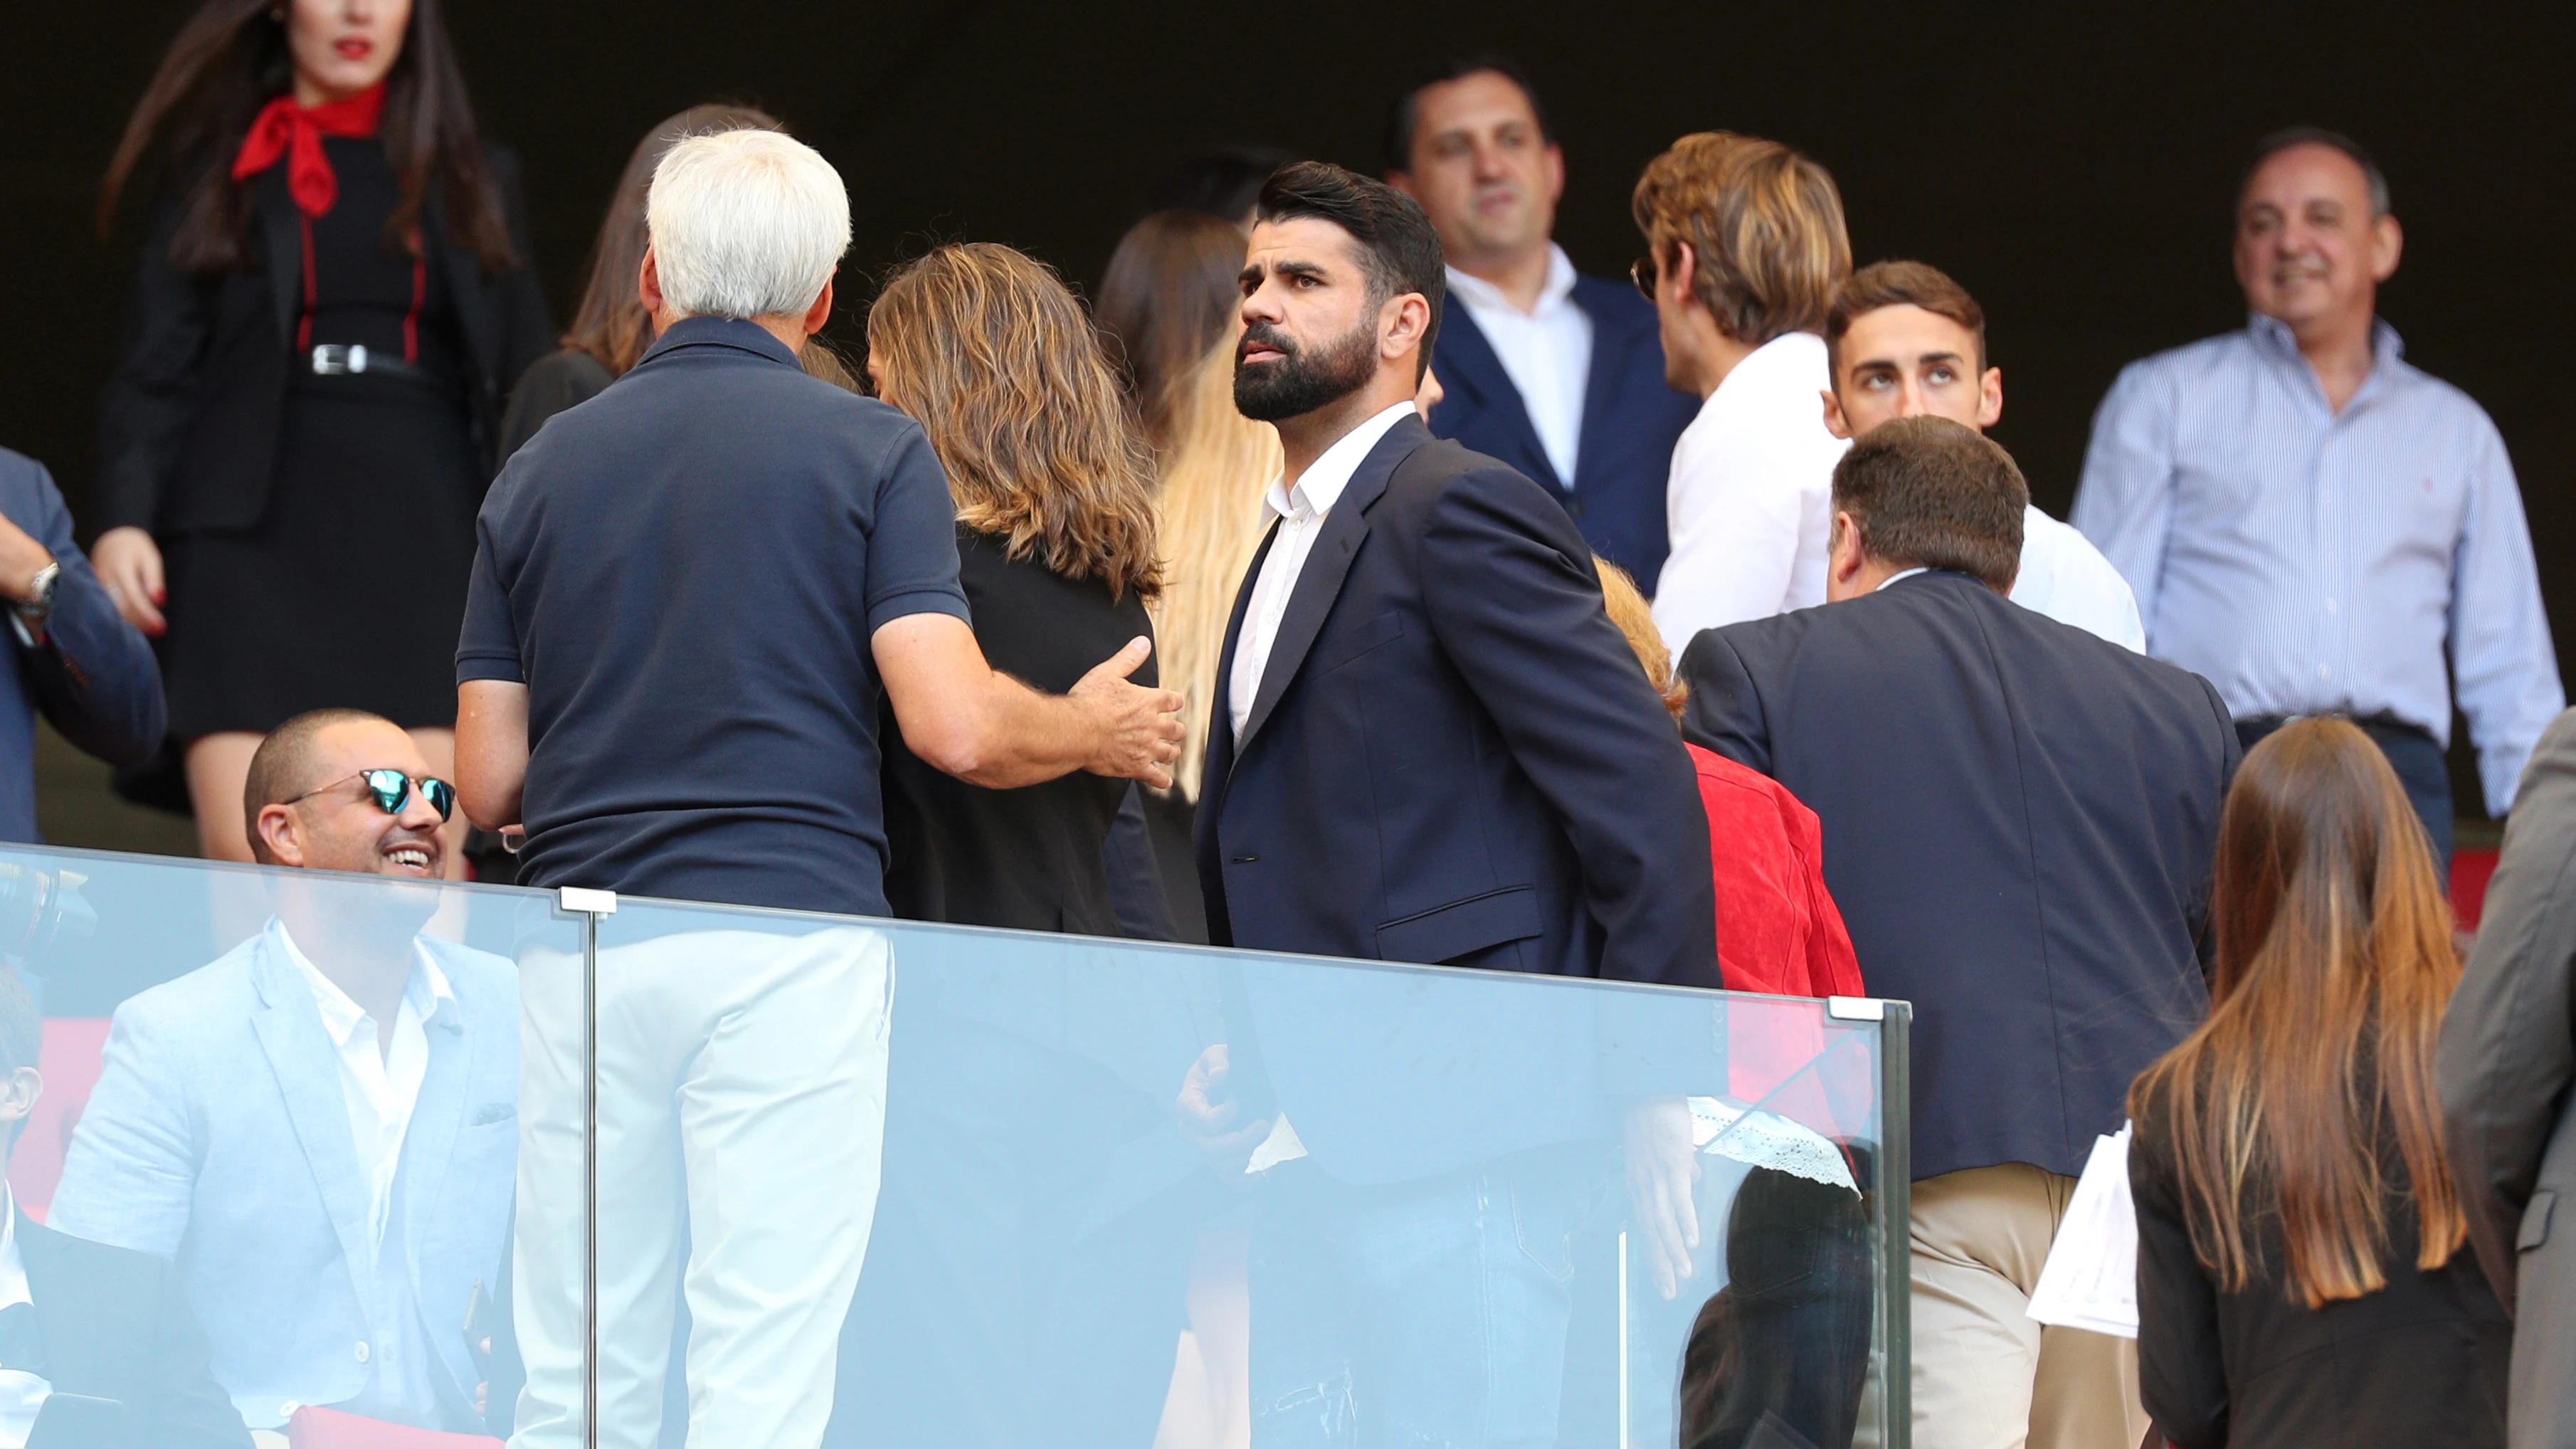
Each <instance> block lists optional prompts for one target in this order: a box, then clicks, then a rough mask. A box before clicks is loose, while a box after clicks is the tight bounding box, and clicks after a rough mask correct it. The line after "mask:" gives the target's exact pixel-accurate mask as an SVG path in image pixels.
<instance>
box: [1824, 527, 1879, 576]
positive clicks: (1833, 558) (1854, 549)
mask: <svg viewBox="0 0 2576 1449" xmlns="http://www.w3.org/2000/svg"><path fill="white" fill-rule="evenodd" d="M1868 561H1869V555H1868V552H1867V551H1866V550H1865V549H1863V548H1862V547H1861V540H1860V523H1859V522H1858V520H1856V519H1854V518H1853V517H1852V516H1851V515H1850V514H1849V513H1846V512H1844V511H1842V510H1841V509H1836V510H1834V523H1833V527H1832V529H1831V530H1830V531H1829V532H1827V533H1826V535H1825V573H1826V576H1827V577H1829V578H1831V579H1832V580H1833V581H1834V582H1835V583H1838V584H1849V583H1850V582H1851V581H1852V580H1854V579H1856V578H1859V577H1860V570H1861V565H1863V564H1865V563H1867V562H1868Z"/></svg>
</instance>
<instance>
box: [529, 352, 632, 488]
mask: <svg viewBox="0 0 2576 1449" xmlns="http://www.w3.org/2000/svg"><path fill="white" fill-rule="evenodd" d="M616 380H617V379H616V378H615V377H612V376H610V375H609V371H608V367H607V364H605V363H603V362H601V361H600V360H599V359H598V358H596V357H593V356H591V355H590V354H589V353H587V352H584V351H582V350H581V349H580V348H577V347H566V348H563V349H561V350H559V351H555V352H549V353H547V354H546V355H545V356H543V357H540V358H538V359H537V360H536V361H535V362H533V363H530V364H529V365H528V370H527V371H526V372H523V373H521V374H520V375H519V385H518V386H517V387H515V388H512V389H511V390H510V410H509V411H508V412H507V413H505V414H503V415H502V418H501V461H502V462H504V463H506V462H508V461H510V455H511V454H512V453H515V452H517V451H519V449H520V448H522V447H524V446H526V444H527V441H528V439H530V438H533V437H535V436H536V435H537V429H539V428H542V427H544V426H545V425H546V420H547V419H548V418H551V417H553V416H554V415H555V414H557V413H560V412H569V411H570V410H572V409H574V408H577V407H579V406H581V405H582V404H583V403H586V402H588V401H590V400H591V399H592V398H595V397H597V396H599V395H600V394H601V393H603V392H606V391H608V385H609V384H610V383H612V382H615V381H616Z"/></svg>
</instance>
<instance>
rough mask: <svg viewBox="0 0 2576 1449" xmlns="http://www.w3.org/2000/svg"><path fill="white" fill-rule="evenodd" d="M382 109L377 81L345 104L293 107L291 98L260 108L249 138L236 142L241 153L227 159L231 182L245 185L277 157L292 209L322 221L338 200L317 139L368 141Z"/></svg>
mask: <svg viewBox="0 0 2576 1449" xmlns="http://www.w3.org/2000/svg"><path fill="white" fill-rule="evenodd" d="M384 109H385V88H384V84H383V83H382V82H381V81H380V82H378V83H377V84H375V85H374V86H372V87H369V88H368V89H366V90H364V91H361V92H359V93H358V94H356V95H354V96H351V97H349V98H348V99H347V100H345V101H326V102H324V103H323V104H321V105H318V106H312V107H305V106H299V105H297V104H296V103H295V97H294V95H293V94H292V93H289V94H287V95H282V96H279V97H278V98H277V99H276V100H273V101H270V102H269V103H268V104H267V105H266V106H265V107H262V108H261V110H260V113H259V117H258V119H256V120H254V121H252V122H251V123H250V134H249V135H247V136H244V137H242V147H241V153H240V154H239V155H237V156H235V157H233V180H235V181H248V180H249V179H251V178H252V177H254V176H257V175H258V174H259V173H261V172H263V171H266V170H267V169H268V168H270V167H271V166H274V165H276V164H277V158H279V157H280V156H283V157H285V158H286V190H287V193H288V194H289V195H291V196H293V197H294V198H295V209H296V210H298V211H300V212H302V213H304V215H305V216H306V217H308V218H310V217H316V216H322V215H325V214H327V213H328V212H329V211H330V210H331V204H332V203H333V202H336V201H338V200H339V199H340V178H339V177H337V176H335V175H333V174H332V173H331V158H330V157H328V156H326V155H324V154H323V152H322V138H323V137H325V136H340V137H346V138H352V139H355V138H362V137H367V136H373V135H374V134H376V120H377V118H378V117H379V116H381V115H382V114H383V113H384Z"/></svg>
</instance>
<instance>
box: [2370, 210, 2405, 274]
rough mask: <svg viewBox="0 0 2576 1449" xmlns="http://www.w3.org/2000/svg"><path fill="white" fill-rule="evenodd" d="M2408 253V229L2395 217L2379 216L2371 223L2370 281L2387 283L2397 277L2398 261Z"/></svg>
mask: <svg viewBox="0 0 2576 1449" xmlns="http://www.w3.org/2000/svg"><path fill="white" fill-rule="evenodd" d="M2405 251H2406V229H2405V228H2404V227H2401V226H2399V225H2398V224H2397V218H2396V217H2394V216H2386V215H2382V216H2377V217H2373V218H2372V219H2371V223H2370V279H2371V280H2372V281H2374V282H2385V281H2387V280H2388V279H2389V278H2390V277H2393V276H2395V275H2397V259H2398V258H2399V257H2400V256H2401V255H2403V254H2404V253H2405Z"/></svg>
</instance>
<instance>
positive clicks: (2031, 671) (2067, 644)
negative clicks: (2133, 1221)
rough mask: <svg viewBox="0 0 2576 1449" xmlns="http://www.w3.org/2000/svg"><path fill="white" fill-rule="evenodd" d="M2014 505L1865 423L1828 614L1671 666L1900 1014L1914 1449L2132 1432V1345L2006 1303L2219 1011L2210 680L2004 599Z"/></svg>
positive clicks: (1976, 460) (2220, 766)
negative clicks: (2084, 1176)
mask: <svg viewBox="0 0 2576 1449" xmlns="http://www.w3.org/2000/svg"><path fill="white" fill-rule="evenodd" d="M2028 502H2029V489H2028V487H2027V485H2025V484H2024V482H2023V481H2022V477H2021V473H2020V470H2019V469H2017V468H2015V467H2014V466H2013V462H2012V459H2011V458H2010V457H2008V456H2007V455H2006V454H2005V453H2004V451H2003V450H2002V449H2001V448H1999V447H1997V446H1995V445H1994V444H1993V443H1991V442H1989V441H1987V440H1986V439H1984V438H1981V437H1979V436H1978V435H1977V434H1976V433H1975V432H1973V431H1971V430H1969V429H1967V428H1963V427H1961V426H1959V425H1958V424H1957V423H1954V422H1951V421H1948V420H1947V419H1943V418H1937V417H1922V418H1904V419H1899V420H1896V421H1893V422H1888V423H1885V424H1882V425H1880V426H1879V427H1877V428H1875V429H1873V430H1872V431H1871V432H1869V433H1868V434H1867V435H1866V436H1864V437H1863V438H1861V440H1860V441H1859V442H1857V443H1855V444H1854V445H1853V446H1852V449H1851V451H1850V453H1849V454H1847V455H1846V456H1845V457H1844V459H1843V461H1842V463H1841V465H1840V466H1838V467H1837V468H1836V469H1835V470H1834V494H1833V507H1834V510H1835V513H1834V522H1833V532H1832V534H1831V540H1832V541H1831V555H1830V562H1829V564H1828V572H1827V578H1826V597H1827V599H1828V600H1829V601H1830V602H1828V603H1826V604H1824V605H1822V606H1819V607H1817V608H1812V609H1802V610H1798V611H1796V612H1794V613H1789V614H1783V615H1779V616H1776V617H1773V618H1769V619H1758V620H1752V621H1749V622H1746V623H1742V624H1734V625H1729V626H1727V627H1725V628H1722V629H1711V630H1708V631H1705V632H1703V633H1702V634H1700V635H1699V636H1698V637H1697V638H1696V639H1694V640H1692V641H1691V644H1690V647H1689V648H1688V649H1687V650H1686V651H1685V652H1684V654H1683V658H1682V668H1681V673H1682V677H1683V678H1684V679H1685V680H1686V681H1687V682H1688V684H1689V687H1690V704H1689V706H1688V709H1687V712H1686V713H1685V715H1684V723H1683V731H1684V733H1685V734H1687V735H1688V736H1689V737H1690V738H1691V739H1693V740H1694V741H1696V742H1698V743H1699V744H1702V745H1704V746H1706V747H1708V748H1710V749H1713V750H1717V751H1719V752H1721V753H1723V754H1725V755H1727V756H1729V757H1731V758H1733V759H1735V760H1737V761H1740V762H1742V763H1743V764H1746V765H1749V766H1751V767H1752V768H1754V769H1757V770H1760V771H1762V772H1763V773H1765V774H1767V775H1770V776H1771V777H1772V778H1774V779H1776V780H1778V781H1780V782H1781V783H1782V784H1784V785H1786V786H1788V787H1789V788H1790V789H1791V790H1792V791H1794V792H1796V794H1797V796H1798V798H1799V799H1800V800H1802V801H1805V802H1806V804H1807V805H1808V806H1809V807H1810V808H1812V809H1813V810H1814V811H1815V812H1816V814H1817V815H1818V816H1819V817H1820V818H1821V819H1822V821H1823V824H1824V840H1825V883H1826V884H1827V885H1828V886H1829V887H1830V888H1831V889H1832V891H1833V895H1834V900H1835V902H1836V903H1837V904H1838V905H1840V906H1841V908H1842V912H1843V920H1844V922H1845V924H1847V925H1848V926H1849V927H1850V928H1851V937H1852V945H1853V947H1854V948H1855V950H1856V951H1857V952H1858V954H1859V956H1860V968H1861V977H1862V979H1863V980H1865V981H1867V982H1868V983H1869V987H1870V990H1871V991H1872V992H1874V993H1876V994H1879V995H1882V996H1887V997H1897V998H1904V999H1908V1000H1911V1001H1912V1002H1913V1003H1914V1036H1913V1087H1914V1097H1913V1108H1914V1117H1913V1146H1914V1161H1913V1167H1914V1199H1913V1224H1912V1227H1913V1239H1914V1251H1913V1276H1914V1307H1913V1312H1914V1424H1915V1428H1914V1436H1915V1443H1916V1444H1917V1445H1918V1446H1920V1449H1949V1446H1981V1449H1982V1446H1986V1445H2003V1444H2018V1443H2021V1442H2023V1440H2024V1438H2025V1436H2027V1438H2028V1440H2029V1442H2031V1443H2033V1444H2095V1443H2100V1444H2109V1443H2115V1442H2116V1443H2120V1444H2136V1443H2137V1442H2139V1440H2140V1438H2141V1437H2142V1436H2143V1435H2144V1433H2145V1431H2146V1420H2145V1415H2144V1412H2143V1411H2142V1410H2141V1409H2140V1408H2139V1407H2138V1402H2137V1400H2138V1388H2137V1361H2136V1348H2135V1345H2134V1344H2133V1343H2132V1342H2130V1341H2128V1340H2125V1339H2111V1338H2106V1337H2102V1336H2100V1335H2095V1334H2087V1333H2081V1332H2078V1331H2076V1330H2071V1329H2057V1328H2051V1329H2047V1330H2045V1331H2043V1330H2042V1329H2041V1327H2040V1325H2039V1324H2037V1323H2035V1322H2033V1321H2032V1320H2031V1319H2030V1318H2029V1317H2028V1316H2027V1315H2026V1313H2025V1311H2024V1310H2025V1309H2026V1308H2027V1307H2028V1305H2029V1295H2030V1290H2031V1288H2032V1286H2033V1285H2034V1283H2035V1281H2036V1278H2037V1274H2038V1271H2039V1267H2040V1264H2041V1263H2042V1262H2043V1261H2044V1260H2045V1259H2046V1257H2047V1252H2048V1245H2049V1243H2050V1241H2051V1240H2052V1239H2053V1237H2054V1235H2055V1233H2056V1229H2057V1223H2058V1220H2059V1218H2060V1217H2061V1216H2062V1215H2063V1214H2064V1212H2065V1208H2066V1201H2067V1197H2068V1194H2069V1193H2070V1192H2071V1191H2072V1189H2073V1187H2074V1182H2073V1178H2074V1176H2075V1175H2076V1174H2077V1173H2078V1172H2079V1171H2080V1170H2081V1169H2082V1167H2083V1164H2084V1161H2085V1159H2086V1157H2087V1156H2088V1155H2089V1154H2090V1152H2091V1149H2092V1146H2093V1141H2094V1138H2095V1137H2096V1136H2097V1135H2098V1134H2103V1133H2109V1132H2114V1131H2117V1130H2118V1129H2119V1126H2120V1123H2121V1119H2122V1115H2123V1114H2122V1109H2121V1102H2122V1098H2123V1094H2124V1093H2125V1092H2126V1090H2127V1088H2128V1085H2129V1082H2130V1079H2131V1078H2133V1077H2135V1076H2136V1075H2137V1074H2138V1072H2139V1070H2140V1069H2141V1068H2143V1067H2145V1066H2146V1065H2147V1064H2148V1063H2149V1062H2152V1061H2154V1060H2155V1059H2156V1058H2157V1057H2159V1056H2161V1055H2163V1054H2164V1053H2165V1052H2166V1051H2167V1050H2168V1049H2170V1048H2171V1047H2172V1046H2173V1045H2174V1044H2175V1043H2176V1042H2178V1041H2180V1040H2181V1039H2182V1037H2183V1035H2184V1034H2185V1033H2186V1032H2188V1031H2189V1030H2190V1029H2191V1028H2192V1026H2193V1025H2194V1024H2195V1023H2196V1022H2197V1021H2198V1020H2199V1019H2200V1017H2201V1016H2202V1014H2203V1013H2204V1012H2205V1011H2206V1009H2207V1004H2208V993H2207V988H2206V984H2205V978H2204V969H2205V962H2206V954H2205V947H2206V944H2207V933H2206V931H2205V930H2204V926H2205V917H2206V910H2207V899H2208V896H2207V892H2208V887H2209V880H2210V870H2211V863H2212V860H2213V857H2214V856H2215V854H2216V849H2217V840H2218V818H2219V808H2220V803H2221V801H2222V800H2223V798H2224V797H2225V795H2226V791H2227V785H2228V781H2229V779H2230V778H2231V777H2232V776H2233V774H2234V772H2235V769H2236V763H2237V759H2238V754H2239V751H2238V746H2237V743H2236V732H2235V729H2234V727H2233V726H2232V725H2231V724H2230V723H2229V719H2228V714H2227V707H2226V705H2225V703H2224V702H2222V701H2221V700H2220V699H2219V697H2218V693H2217V691H2216V690H2215V689H2213V688H2212V687H2211V686H2210V685H2209V683H2208V682H2207V681H2206V680H2203V679H2201V678H2199V677H2198V676H2196V675H2192V674H2189V673H2186V672H2184V671H2183V670H2180V669H2177V668H2175V667H2173V666H2172V665H2169V664H2163V663H2159V662H2157V661H2154V660H2151V659H2147V658H2144V657H2143V656H2140V655H2136V654H2132V653H2130V652H2129V651H2128V650H2126V649H2123V648H2121V647H2120V646H2118V645H2116V644H2112V643H2109V642H2107V641H2105V640H2102V639H2100V638H2097V637H2095V636H2094V635H2092V634H2089V633H2086V632H2085V631H2084V630H2081V629H2077V628H2073V627H2070V626H2068V625H2065V624H2060V623H2058V622H2057V621H2055V620H2053V619H2049V618H2047V617H2045V616H2043V615H2040V614H2037V613H2034V612H2032V611H2030V610H2028V609H2023V608H2020V607H2018V606H2016V605H2014V604H2011V603H2009V602H2007V601H2006V597H2005V596H2006V595H2007V594H2008V593H2009V592H2010V591H2011V588H2012V583H2013V576H2014V572H2015V570H2016V569H2017V568H2018V567H2019V557H2020V552H2021V542H2022V540H2021V526H2022V516H2023V514H2022V510H2023V508H2024V507H2025V506H2026V505H2027V503H2028ZM2043 1343H2045V1346H2046V1347H2045V1352H2043Z"/></svg>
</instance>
